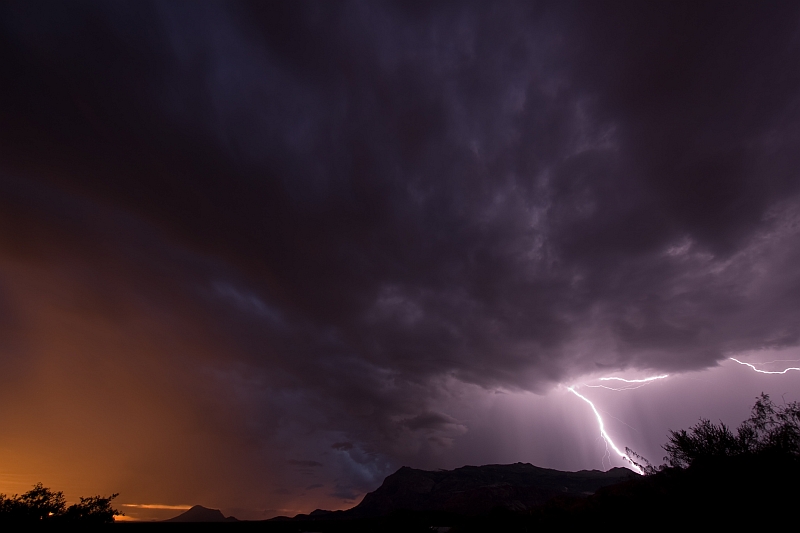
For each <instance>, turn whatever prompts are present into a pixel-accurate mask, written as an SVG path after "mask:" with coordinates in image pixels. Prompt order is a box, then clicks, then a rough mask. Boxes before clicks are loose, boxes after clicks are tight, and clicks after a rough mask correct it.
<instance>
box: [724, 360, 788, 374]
mask: <svg viewBox="0 0 800 533" xmlns="http://www.w3.org/2000/svg"><path fill="white" fill-rule="evenodd" d="M728 359H730V360H731V361H736V362H737V363H739V364H740V365H744V366H749V367H750V368H752V369H753V370H755V371H756V372H758V373H759V374H785V373H787V372H788V371H790V370H800V368H797V367H789V368H787V369H785V370H780V371H778V370H775V371H772V370H761V369H759V368H756V367H755V365H752V364H750V363H745V362H744V361H739V360H738V359H735V358H733V357H728Z"/></svg>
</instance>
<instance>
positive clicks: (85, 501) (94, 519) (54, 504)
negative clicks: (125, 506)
mask: <svg viewBox="0 0 800 533" xmlns="http://www.w3.org/2000/svg"><path fill="white" fill-rule="evenodd" d="M117 496H118V494H112V495H111V496H108V497H102V496H90V497H88V498H81V499H80V502H79V503H75V504H72V505H70V506H69V507H67V503H66V500H65V499H64V493H63V492H61V491H58V492H54V491H52V490H50V489H48V488H47V487H45V486H43V485H42V484H41V483H37V484H36V485H34V486H33V488H32V489H31V490H29V491H28V492H26V493H24V494H22V495H16V494H15V495H14V496H12V497H10V498H9V497H7V496H6V495H5V494H0V524H9V523H12V524H43V523H51V524H54V523H61V522H70V523H81V524H105V523H110V522H113V521H114V517H115V516H120V515H122V513H120V512H119V511H117V510H116V509H114V508H113V507H111V500H113V499H114V498H116V497H117Z"/></svg>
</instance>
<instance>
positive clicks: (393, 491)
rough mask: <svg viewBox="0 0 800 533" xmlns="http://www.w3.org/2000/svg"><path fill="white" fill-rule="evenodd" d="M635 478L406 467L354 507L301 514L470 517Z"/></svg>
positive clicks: (510, 468)
mask: <svg viewBox="0 0 800 533" xmlns="http://www.w3.org/2000/svg"><path fill="white" fill-rule="evenodd" d="M637 477H639V476H638V475H637V474H635V473H633V472H632V471H630V470H628V469H626V468H612V469H611V470H609V471H608V472H601V471H599V470H581V471H579V472H562V471H560V470H552V469H549V468H539V467H536V466H533V465H531V464H528V463H516V464H512V465H485V466H464V467H461V468H456V469H455V470H438V471H427V470H417V469H414V468H408V467H403V468H401V469H400V470H398V471H397V472H395V473H394V474H392V475H390V476H389V477H387V478H386V479H385V480H384V482H383V484H382V485H381V486H380V487H379V488H378V489H377V490H375V491H374V492H370V493H369V494H367V495H366V496H364V499H363V500H362V501H361V503H359V504H358V505H357V506H355V507H353V508H352V509H349V510H347V511H334V512H324V511H319V510H318V511H315V512H314V513H311V515H298V516H297V518H300V519H302V518H307V519H320V518H323V519H354V518H377V517H381V516H386V515H389V514H391V513H395V512H399V511H414V512H445V513H453V514H458V515H472V516H475V515H483V514H487V513H489V512H491V511H493V510H497V509H505V510H509V511H526V510H529V509H532V508H533V507H535V506H537V505H541V504H543V503H544V502H546V501H548V500H550V499H552V498H554V497H557V496H577V497H580V496H588V495H590V494H593V493H594V492H595V491H597V490H598V489H600V488H601V487H606V486H608V485H613V484H615V483H619V482H622V481H626V480H629V479H632V478H637Z"/></svg>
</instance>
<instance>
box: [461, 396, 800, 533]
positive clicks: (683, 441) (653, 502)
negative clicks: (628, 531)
mask: <svg viewBox="0 0 800 533" xmlns="http://www.w3.org/2000/svg"><path fill="white" fill-rule="evenodd" d="M663 449H664V451H665V452H666V454H667V455H666V457H664V461H665V462H664V464H661V465H659V466H654V465H652V464H651V463H650V462H649V461H647V459H645V458H644V457H642V456H640V455H639V454H637V453H635V452H633V451H632V450H628V456H629V457H631V458H632V459H633V460H634V462H635V463H636V464H637V465H638V466H640V467H641V468H642V469H643V470H644V472H645V475H644V476H637V477H636V478H635V479H632V480H630V481H626V482H623V483H619V484H616V485H612V486H608V487H604V488H602V489H600V490H598V491H597V492H595V493H594V494H592V495H590V496H588V497H585V498H579V497H569V496H564V497H562V498H558V499H554V500H551V501H550V502H548V503H546V504H544V505H542V506H540V507H538V508H535V509H531V510H530V511H528V512H525V513H518V514H516V515H514V516H511V515H509V516H507V517H505V518H501V517H491V518H486V519H476V520H473V521H471V522H469V523H465V524H461V525H459V526H458V527H456V528H454V529H453V533H456V532H465V531H468V532H473V531H474V532H478V531H489V530H503V531H507V532H515V531H519V532H522V531H526V532H530V531H537V530H542V531H546V530H550V529H552V530H556V529H558V530H564V529H572V530H583V529H586V530H590V529H592V528H596V526H597V525H600V524H603V525H608V524H614V525H615V528H616V529H625V528H626V527H627V528H633V527H636V528H637V529H640V528H642V527H647V528H648V529H671V530H679V529H686V528H687V527H689V528H691V529H708V530H720V529H723V528H726V529H727V528H730V529H731V530H733V529H734V528H735V529H743V528H753V529H755V528H758V529H759V530H769V529H773V528H774V529H776V530H777V528H778V527H785V521H786V518H787V512H789V513H790V512H791V510H792V509H794V508H795V507H796V503H797V501H799V500H800V482H799V481H798V480H800V404H798V403H797V402H794V403H789V404H785V405H775V404H774V403H773V402H772V401H771V400H770V398H769V396H768V395H766V394H761V395H760V396H759V397H758V398H757V399H756V402H755V405H754V406H753V409H752V412H751V414H750V417H749V418H748V419H747V420H745V421H744V422H743V423H742V424H740V425H739V427H738V428H736V430H732V429H731V428H730V427H728V426H726V425H725V424H723V423H719V424H714V423H712V422H710V421H709V420H707V419H701V420H700V421H699V422H698V423H697V424H695V425H694V426H692V427H690V428H689V429H687V430H678V431H670V432H669V436H668V439H667V443H666V444H665V445H664V446H663Z"/></svg>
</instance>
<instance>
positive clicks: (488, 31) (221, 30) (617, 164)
mask: <svg viewBox="0 0 800 533" xmlns="http://www.w3.org/2000/svg"><path fill="white" fill-rule="evenodd" d="M799 30H800V8H798V7H797V6H794V5H789V4H771V5H768V4H765V5H761V4H754V3H738V2H720V3H714V2H710V3H708V2H704V3H697V2H664V3H654V2H648V3H632V2H631V3H626V2H619V3H615V2H607V3H597V2H585V3H571V2H552V3H551V2H542V3H532V2H520V3H515V2H501V3H497V2H492V3H483V2H481V3H467V2H455V3H450V2H442V3H427V2H401V3H391V2H337V3H331V2H286V3H275V2H270V3H263V2H204V3H200V4H198V3H185V2H157V3H148V2H114V3H107V2H99V3H93V2H80V3H63V2H56V3H41V2H8V3H4V4H3V5H2V7H0V32H1V34H0V39H1V40H2V41H1V44H0V62H2V64H3V65H4V70H5V74H4V76H3V77H2V78H1V79H0V97H1V99H2V104H0V369H2V371H0V383H2V385H3V387H2V389H3V391H4V392H0V396H2V397H4V398H3V399H4V401H3V405H4V407H3V412H2V418H3V420H5V423H6V424H11V425H12V426H13V427H23V426H24V424H23V425H22V426H21V425H20V424H22V423H21V422H17V425H16V426H14V424H13V423H12V422H11V420H12V419H13V420H16V419H15V418H14V415H13V413H12V411H15V410H16V409H17V404H16V403H15V402H13V401H12V398H13V397H14V395H15V394H17V393H19V392H20V391H32V390H33V391H39V394H40V397H41V398H42V399H41V402H42V403H43V404H46V403H50V402H53V401H56V398H60V397H63V396H68V397H70V398H73V399H74V401H72V400H71V401H70V402H69V407H64V409H65V410H68V411H69V413H72V412H79V411H80V410H81V409H84V410H85V409H87V408H89V409H90V411H89V412H91V413H93V415H96V416H111V415H112V414H114V413H117V412H118V411H119V410H121V412H122V413H123V416H122V418H123V419H124V420H125V423H124V426H125V427H126V428H129V430H130V431H131V432H132V436H131V438H133V439H134V441H135V443H137V444H136V445H135V446H134V445H131V446H130V450H129V451H128V452H125V453H126V454H127V455H125V454H123V455H125V457H127V458H128V460H130V461H131V463H130V465H134V464H139V463H136V461H140V462H141V464H142V465H145V464H146V465H150V466H147V467H144V468H148V469H150V470H148V471H152V472H156V471H158V469H160V468H166V469H167V470H168V471H170V472H174V473H175V475H176V476H177V475H181V476H185V475H186V472H194V473H193V474H192V476H195V477H194V478H192V479H195V478H196V479H197V480H198V481H197V483H195V485H197V484H200V485H202V482H205V483H210V482H214V483H217V484H219V483H222V482H221V481H220V480H223V479H226V480H229V481H226V482H225V483H228V484H229V485H225V487H223V488H220V489H219V490H223V489H224V490H230V491H233V492H236V490H237V487H243V488H246V489H247V492H248V494H251V493H253V492H256V491H259V490H264V491H266V490H267V488H269V490H270V491H272V492H269V494H270V496H269V497H268V498H267V497H264V498H260V497H253V498H252V501H246V502H244V503H241V502H242V501H243V497H242V496H241V495H240V494H239V493H236V494H237V496H236V498H233V497H231V498H232V499H236V501H237V502H240V503H241V505H243V506H250V507H249V508H262V509H267V510H266V511H264V512H265V513H267V514H269V513H272V514H277V513H278V512H279V511H281V509H278V507H274V506H276V505H284V503H281V502H289V501H290V499H288V498H289V496H280V495H286V494H301V493H302V487H306V488H308V489H310V488H312V487H314V488H318V489H319V488H320V487H325V489H321V490H316V491H315V494H316V493H317V492H319V493H320V494H322V493H325V494H327V496H326V497H328V498H330V500H329V502H328V505H333V504H331V503H330V501H345V502H347V501H351V499H352V498H355V497H356V496H357V495H358V494H362V493H363V491H365V490H370V489H372V488H374V486H375V485H376V483H379V482H380V480H381V479H382V478H383V476H384V475H386V474H387V473H389V472H391V471H392V470H393V469H394V468H396V467H398V466H399V465H400V464H403V463H407V462H414V461H416V463H415V464H421V465H428V466H431V465H433V464H435V459H432V458H435V457H436V456H437V454H439V453H441V451H442V450H445V449H448V448H449V447H451V446H452V445H453V442H454V441H455V440H457V439H459V438H461V437H462V436H464V435H465V434H466V433H468V431H469V427H470V423H469V421H468V420H465V419H461V418H459V416H457V414H456V413H455V412H447V406H449V405H454V404H457V403H458V402H459V401H461V400H460V398H461V399H463V398H466V397H467V396H469V397H474V395H480V394H487V395H491V394H495V393H496V392H497V393H502V392H504V391H505V392H508V391H517V392H525V391H528V392H534V393H546V392H547V391H548V390H550V389H552V388H553V387H554V386H556V385H558V384H560V383H566V382H569V381H570V380H573V379H577V378H580V377H581V376H583V375H586V374H591V373H596V372H598V371H622V370H633V371H658V372H662V371H663V372H671V373H680V372H687V371H693V370H700V369H704V368H708V367H713V366H715V365H717V364H718V362H719V361H721V360H722V359H724V358H725V357H727V356H730V355H732V354H737V353H742V352H748V351H753V350H760V349H771V350H776V349H785V348H790V347H795V346H797V345H798V344H800V338H799V337H798V334H799V333H798V330H797V324H798V323H800V270H798V268H797V265H798V264H800V238H798V237H800V235H799V233H800V175H799V174H798V170H799V169H800V149H798V148H800V105H799V104H800V100H799V98H800V97H799V96H798V95H800V69H798V68H797V65H800V33H799ZM43 368H50V369H51V371H47V372H44V371H43V370H42V369H43ZM53 368H63V372H58V371H55V370H52V369H53ZM112 379H114V380H116V382H117V386H116V389H115V390H113V391H109V390H107V389H108V385H102V384H103V383H107V382H108V381H109V380H112ZM87 384H91V385H87ZM87 387H88V388H87ZM76 390H82V391H83V392H81V394H85V401H84V400H80V401H79V400H78V399H75V398H79V397H80V396H81V394H77V393H75V392H74V391H76ZM15 391H16V392H15ZM59 391H61V392H59ZM109 394H110V396H108V395H109ZM470 395H473V396H470ZM142 397H143V398H146V400H139V398H142ZM101 398H109V399H110V402H109V404H103V402H100V399H101ZM34 403H35V402H34ZM87 406H91V407H87ZM165 406H166V407H165ZM137 413H138V414H137ZM154 420H155V421H156V422H154ZM87 424H89V422H87ZM120 424H121V422H120ZM137 427H138V428H145V427H146V428H151V429H148V430H147V431H146V432H149V431H152V432H155V433H158V432H161V431H163V432H164V434H165V435H166V434H169V435H173V437H170V438H166V437H164V438H152V439H150V440H148V441H147V442H148V443H149V444H147V445H146V446H145V445H144V444H142V441H141V439H142V438H143V437H141V436H140V435H133V434H134V433H136V431H135V428H137ZM153 428H156V429H153ZM159 428H160V429H159ZM167 428H168V429H167ZM120 431H122V429H120ZM20 434H22V433H20ZM8 438H10V437H8ZM31 438H32V437H31ZM195 438H196V439H197V440H196V441H192V442H195V443H196V446H197V448H196V449H195V448H194V447H192V446H188V448H187V447H186V446H187V445H186V444H185V443H186V442H187V439H188V440H191V439H195ZM10 442H11V441H8V442H6V443H5V445H6V446H12V444H13V443H11V444H9V443H10ZM14 442H16V441H14ZM81 442H83V441H79V440H78V441H76V444H75V446H76V447H80V446H81V444H80V443H81ZM15 445H16V444H15ZM117 445H118V446H123V447H124V445H123V444H121V443H117ZM126 449H127V448H126ZM151 449H152V451H148V450H151ZM187 449H189V450H194V451H187ZM142 450H145V451H142ZM156 450H162V451H163V450H170V451H169V452H168V455H169V456H170V457H173V456H180V457H182V459H181V461H185V465H184V464H183V463H182V462H181V461H178V463H180V464H179V465H178V466H175V464H176V463H174V462H173V463H172V464H171V466H170V465H168V464H167V463H170V461H169V460H167V459H166V458H164V461H165V463H164V465H161V466H153V464H156V465H159V464H160V463H158V461H157V460H155V459H154V457H158V452H157V451H156ZM221 450H225V451H224V452H223V451H221ZM137 454H139V455H137ZM212 456H213V457H218V458H219V457H225V459H224V460H220V461H219V462H218V463H217V464H215V465H214V466H203V468H200V469H198V468H197V465H198V463H200V462H202V463H203V464H204V465H206V463H205V462H204V461H207V460H208V457H212ZM115 459H116V458H115V457H110V458H109V459H108V461H107V462H108V463H109V464H112V463H113V462H114V461H115ZM153 461H155V463H154V462H153ZM180 465H183V466H180ZM129 467H130V469H131V470H135V469H136V468H140V466H136V467H135V466H129ZM126 468H127V467H126ZM298 468H300V469H303V470H304V473H303V474H302V479H299V480H294V481H293V479H294V477H293V476H296V475H297V473H296V471H297V470H298ZM170 469H173V470H170ZM232 472H233V473H232ZM234 473H235V475H234ZM65 475H66V474H65ZM129 475H130V476H131V477H130V479H133V474H129ZM153 475H155V474H153ZM226 476H230V478H229V477H226ZM113 479H115V480H117V479H121V478H119V477H116V478H113ZM125 479H128V478H125ZM34 481H36V480H34ZM109 483H111V481H109ZM125 483H128V485H129V486H130V487H131V488H130V491H131V492H133V493H134V494H137V492H136V490H140V492H142V493H144V492H143V491H145V489H144V488H137V487H145V485H146V481H145V480H140V479H137V480H136V481H125ZM128 485H126V487H127V486H128ZM223 485H224V483H223ZM290 486H291V487H290ZM163 487H164V488H163V489H160V490H162V492H161V493H157V494H156V493H153V496H152V497H154V498H155V497H158V498H162V499H170V498H171V499H172V500H174V499H175V498H178V497H179V496H178V494H185V490H186V484H180V485H175V486H174V487H171V486H170V487H171V488H170V487H167V486H166V485H164V486H163ZM265 487H266V488H265ZM285 487H290V488H289V489H287V488H285ZM292 487H293V488H292ZM111 488H112V489H113V490H114V491H118V490H119V489H115V488H114V487H111ZM181 490H184V492H183V493H181V492H180V491H181ZM243 490H244V489H243ZM292 491H294V492H292ZM326 491H327V492H326ZM202 496H203V494H201V493H193V494H192V495H191V497H193V498H200V497H202ZM279 496H280V497H279ZM209 497H210V496H209ZM237 498H238V499H237ZM315 498H318V499H316V500H313V501H315V502H322V503H320V504H319V505H322V504H323V503H325V501H324V500H320V499H319V498H322V496H315ZM292 501H297V500H292ZM303 501H311V500H303ZM137 503H151V502H137ZM171 503H195V501H191V502H185V501H180V502H175V501H171ZM225 505H229V507H230V506H231V505H233V504H228V503H226V504H225ZM270 505H271V506H273V507H269V506H270ZM285 505H287V506H288V505H290V504H289V503H285ZM297 505H299V504H297ZM287 509H288V507H287ZM300 510H302V509H297V511H298V512H299V511H300ZM273 511H274V512H273Z"/></svg>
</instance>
